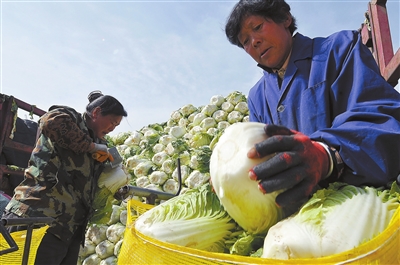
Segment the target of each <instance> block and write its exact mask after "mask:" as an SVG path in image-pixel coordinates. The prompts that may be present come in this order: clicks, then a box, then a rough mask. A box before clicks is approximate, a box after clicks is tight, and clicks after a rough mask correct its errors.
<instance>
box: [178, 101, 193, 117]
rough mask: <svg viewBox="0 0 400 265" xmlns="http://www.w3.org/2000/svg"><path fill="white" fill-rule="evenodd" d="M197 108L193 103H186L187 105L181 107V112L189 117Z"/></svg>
mask: <svg viewBox="0 0 400 265" xmlns="http://www.w3.org/2000/svg"><path fill="white" fill-rule="evenodd" d="M196 110H197V108H196V107H195V106H193V105H192V104H186V105H185V106H183V107H181V108H180V110H179V111H180V113H181V114H182V115H183V117H188V116H189V115H190V114H192V113H193V112H195V111H196Z"/></svg>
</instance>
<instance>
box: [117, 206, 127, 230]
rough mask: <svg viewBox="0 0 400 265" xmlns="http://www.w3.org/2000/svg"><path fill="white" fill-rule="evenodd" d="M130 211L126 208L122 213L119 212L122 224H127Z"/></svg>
mask: <svg viewBox="0 0 400 265" xmlns="http://www.w3.org/2000/svg"><path fill="white" fill-rule="evenodd" d="M127 214H128V211H127V210H126V208H125V209H124V210H122V211H121V213H120V214H119V221H120V222H121V224H123V225H125V226H126V221H127V218H128V215H127Z"/></svg>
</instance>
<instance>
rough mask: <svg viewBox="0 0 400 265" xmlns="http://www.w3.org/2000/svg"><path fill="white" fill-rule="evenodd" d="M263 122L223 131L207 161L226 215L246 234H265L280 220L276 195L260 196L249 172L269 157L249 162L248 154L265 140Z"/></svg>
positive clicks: (275, 193) (237, 126)
mask: <svg viewBox="0 0 400 265" xmlns="http://www.w3.org/2000/svg"><path fill="white" fill-rule="evenodd" d="M264 126H265V124H263V123H257V122H246V123H235V124H232V125H230V126H229V127H228V128H226V129H225V131H224V133H223V134H222V136H221V137H220V139H219V141H218V143H217V144H216V145H215V147H214V149H213V152H212V154H211V158H210V175H211V182H212V185H213V187H214V190H215V192H216V194H217V195H218V197H219V199H220V200H221V204H222V205H223V206H224V207H225V209H226V211H227V212H228V213H229V215H230V216H231V217H232V218H233V219H234V220H235V221H236V222H237V223H238V224H239V225H240V226H241V227H242V228H243V229H244V230H246V231H247V232H248V233H250V234H265V233H266V232H267V230H268V229H269V228H270V227H271V226H272V225H274V224H276V223H277V222H278V221H280V220H281V218H282V214H283V213H282V210H281V209H279V208H278V207H277V205H276V204H275V198H276V196H277V195H278V192H273V193H268V194H263V193H262V192H261V191H260V190H259V189H258V182H257V181H254V180H251V179H250V178H249V176H248V174H249V170H250V169H251V168H252V167H253V166H255V165H257V164H259V163H261V162H263V161H266V160H267V159H269V158H270V156H268V157H264V158H262V159H249V158H248V157H247V152H248V151H249V150H250V149H251V148H252V147H253V146H254V145H255V144H256V143H259V142H261V141H263V140H265V139H266V138H267V135H266V134H265V132H264Z"/></svg>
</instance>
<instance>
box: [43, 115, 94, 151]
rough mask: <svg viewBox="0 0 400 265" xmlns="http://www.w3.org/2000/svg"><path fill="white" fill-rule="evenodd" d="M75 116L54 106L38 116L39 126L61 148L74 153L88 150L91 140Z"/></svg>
mask: <svg viewBox="0 0 400 265" xmlns="http://www.w3.org/2000/svg"><path fill="white" fill-rule="evenodd" d="M77 122H78V119H77V117H74V115H73V114H72V113H70V112H68V111H66V110H64V109H63V108H55V109H52V110H50V111H49V112H47V113H46V114H45V115H43V116H42V117H41V118H40V122H39V126H40V129H41V131H42V133H43V134H44V135H45V136H47V137H48V138H50V140H51V141H52V142H53V143H56V144H57V145H59V146H60V147H62V148H66V149H70V150H72V151H73V152H75V153H84V152H88V151H89V148H90V144H91V142H92V141H93V140H92V139H91V138H90V137H89V135H88V134H87V133H85V132H83V131H82V130H81V129H80V128H79V126H78V124H77Z"/></svg>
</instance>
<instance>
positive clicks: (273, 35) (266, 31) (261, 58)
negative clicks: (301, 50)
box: [238, 15, 292, 69]
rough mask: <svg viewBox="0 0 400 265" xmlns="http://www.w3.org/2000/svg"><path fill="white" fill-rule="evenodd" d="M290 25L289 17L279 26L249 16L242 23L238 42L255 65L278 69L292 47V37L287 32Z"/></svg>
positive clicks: (254, 16) (259, 17)
mask: <svg viewBox="0 0 400 265" xmlns="http://www.w3.org/2000/svg"><path fill="white" fill-rule="evenodd" d="M291 23H292V17H291V16H290V15H288V18H287V20H285V21H284V22H282V23H279V24H277V23H275V22H274V21H272V20H269V19H268V20H267V19H265V18H264V17H262V16H256V15H253V16H249V17H247V18H245V19H244V20H243V22H242V28H241V30H240V32H239V35H238V37H239V41H240V43H241V44H242V46H243V48H244V50H245V51H246V52H247V53H248V54H249V55H250V56H251V57H252V58H253V59H254V60H255V61H256V62H257V63H259V64H261V65H263V66H266V67H268V68H273V69H279V68H281V67H282V65H283V64H284V62H285V60H286V58H287V57H288V56H289V54H290V50H291V47H292V35H291V33H290V30H289V26H290V24H291Z"/></svg>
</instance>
